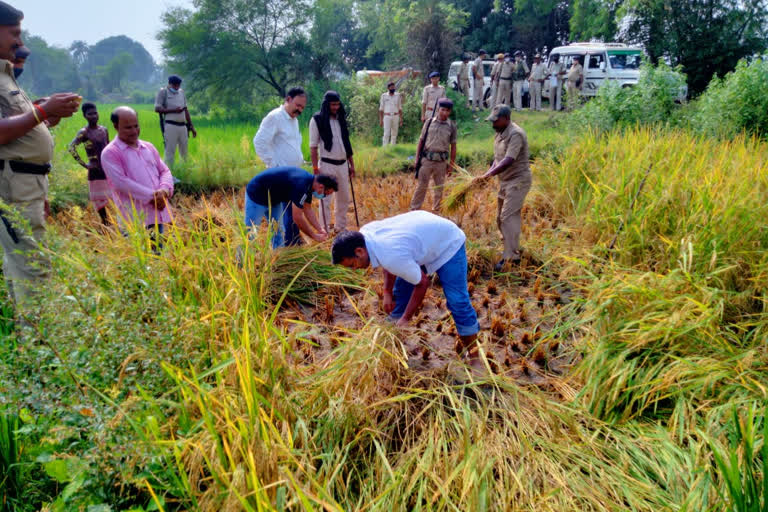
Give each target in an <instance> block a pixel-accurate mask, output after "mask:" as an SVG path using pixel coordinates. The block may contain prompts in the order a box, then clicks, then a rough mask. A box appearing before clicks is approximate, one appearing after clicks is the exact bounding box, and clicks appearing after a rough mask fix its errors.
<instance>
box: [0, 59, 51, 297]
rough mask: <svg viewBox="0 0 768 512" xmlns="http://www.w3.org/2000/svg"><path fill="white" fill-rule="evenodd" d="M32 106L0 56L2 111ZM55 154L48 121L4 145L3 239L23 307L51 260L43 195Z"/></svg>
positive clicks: (11, 282)
mask: <svg viewBox="0 0 768 512" xmlns="http://www.w3.org/2000/svg"><path fill="white" fill-rule="evenodd" d="M33 109H34V106H33V105H32V102H31V101H30V99H29V97H27V95H26V94H25V93H24V91H22V90H21V88H20V87H19V85H18V84H17V83H16V80H15V78H14V77H13V65H12V64H11V63H10V62H9V61H6V60H0V115H1V116H2V117H3V118H9V117H12V116H17V115H22V114H26V113H28V112H32V110H33ZM52 158H53V137H51V134H50V132H49V131H48V128H47V127H46V126H45V123H40V124H38V125H37V126H35V127H34V128H33V129H32V130H30V131H29V132H27V133H26V134H25V135H24V136H22V137H19V138H18V139H16V140H14V141H12V142H10V143H8V144H2V145H0V166H1V170H0V199H2V202H3V205H2V207H0V212H1V213H2V219H1V220H2V223H1V224H0V243H1V244H2V247H3V274H4V275H5V279H6V282H7V283H8V289H9V291H10V293H11V297H12V298H13V299H14V300H15V301H16V304H17V306H19V307H21V308H23V307H24V306H25V305H26V304H27V303H28V302H29V301H30V299H32V298H33V296H34V293H35V291H36V288H37V287H39V286H40V285H41V283H42V282H43V281H44V279H45V278H46V277H47V276H48V272H49V267H50V263H49V261H48V259H47V258H46V257H45V256H44V255H43V254H42V252H41V251H40V244H41V243H42V242H43V238H44V235H45V213H44V205H45V199H46V197H47V195H48V176H47V174H48V171H49V170H50V162H51V159H52Z"/></svg>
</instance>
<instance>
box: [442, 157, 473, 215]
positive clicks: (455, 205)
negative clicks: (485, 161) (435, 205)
mask: <svg viewBox="0 0 768 512" xmlns="http://www.w3.org/2000/svg"><path fill="white" fill-rule="evenodd" d="M453 170H454V171H455V173H454V174H453V176H452V179H451V182H452V183H451V187H450V188H449V189H448V191H447V193H446V194H445V197H444V199H443V208H444V210H445V212H446V213H448V214H451V213H455V212H456V211H457V210H458V209H459V208H461V207H463V206H465V205H466V204H467V196H468V195H469V194H470V193H471V192H472V191H473V190H476V189H477V188H479V185H481V184H482V183H481V182H480V181H475V176H473V175H472V174H471V173H470V172H469V171H467V170H466V169H464V168H463V167H459V166H458V165H454V166H453Z"/></svg>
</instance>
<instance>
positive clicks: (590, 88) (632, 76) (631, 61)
mask: <svg viewBox="0 0 768 512" xmlns="http://www.w3.org/2000/svg"><path fill="white" fill-rule="evenodd" d="M554 55H559V56H560V62H563V63H565V66H566V70H568V69H570V67H571V64H572V63H573V59H574V58H575V57H579V58H580V60H581V65H582V66H584V86H583V87H582V89H581V94H582V96H595V95H596V94H597V90H598V89H599V88H600V87H601V86H602V85H603V84H605V83H607V82H608V81H613V82H617V83H618V84H619V85H621V87H631V86H633V85H636V84H637V80H638V78H639V77H640V64H641V63H642V61H643V51H642V50H641V49H640V48H639V47H637V46H627V45H626V44H623V43H571V44H569V45H568V46H558V47H557V48H553V49H552V51H551V52H549V56H548V57H547V63H546V64H547V68H549V63H550V62H552V57H553V56H554ZM563 82H564V83H563V92H564V91H565V80H563ZM549 87H550V81H549V80H546V81H545V82H544V87H543V88H542V89H543V90H542V96H544V97H545V98H549Z"/></svg>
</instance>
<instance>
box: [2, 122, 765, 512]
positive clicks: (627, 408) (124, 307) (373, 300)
mask: <svg viewBox="0 0 768 512" xmlns="http://www.w3.org/2000/svg"><path fill="white" fill-rule="evenodd" d="M101 114H102V121H103V120H104V119H105V118H106V117H107V111H106V110H105V109H104V108H102V111H101ZM144 116H145V117H142V121H143V120H144V119H145V118H146V119H149V121H147V122H146V123H144V126H145V128H144V130H145V131H144V133H145V134H148V137H147V138H149V140H153V137H158V136H159V133H155V134H154V135H153V132H152V128H151V127H150V128H149V129H147V128H146V126H147V124H148V123H149V124H150V125H153V124H155V123H153V122H152V121H154V119H153V118H152V115H151V114H150V113H147V114H144ZM519 122H520V124H521V125H522V126H523V127H524V128H526V129H527V130H528V134H529V139H530V143H531V147H532V152H533V153H534V155H535V156H536V157H537V158H536V161H535V163H534V166H533V170H534V187H533V189H532V191H531V193H530V194H529V196H528V199H527V203H526V206H525V208H524V211H523V219H524V228H523V242H522V243H523V245H524V248H525V253H526V257H525V258H524V264H523V265H522V267H521V268H520V269H515V270H514V271H513V270H510V271H509V272H505V273H502V274H495V275H494V274H493V273H492V272H491V268H492V265H493V263H494V262H495V261H496V259H497V258H498V257H499V254H500V248H501V241H500V239H499V235H498V232H497V230H496V227H495V210H496V205H495V189H494V185H495V183H491V184H488V185H486V186H485V188H484V189H482V190H478V191H476V192H474V193H473V194H472V195H470V197H469V198H468V201H467V204H466V205H465V206H464V207H463V208H461V209H459V210H458V211H457V212H456V213H454V214H453V215H451V218H453V220H455V221H456V222H457V223H458V224H459V225H460V226H461V227H462V229H464V230H465V232H466V233H467V237H468V240H469V241H470V242H469V267H470V268H469V275H470V281H471V284H470V286H471V291H472V299H473V302H474V303H475V306H476V309H477V311H478V313H479V316H480V321H481V326H482V327H483V331H482V333H481V347H482V353H483V361H484V364H485V370H484V371H476V370H470V369H469V368H467V367H466V366H464V364H462V362H461V361H459V360H458V359H457V358H456V357H455V355H454V353H453V349H452V343H453V339H454V338H453V336H452V331H453V324H452V322H451V320H450V318H449V317H446V315H445V307H444V299H443V297H442V293H441V291H440V288H439V284H438V283H435V284H434V286H433V287H432V288H431V289H430V291H429V292H428V296H427V300H426V302H425V306H424V308H423V309H422V311H421V312H420V313H419V316H418V318H417V319H416V321H415V322H413V326H412V327H411V328H408V329H395V328H394V327H392V326H391V325H389V324H388V323H387V322H386V320H385V318H384V316H383V314H382V313H381V310H380V306H379V300H378V294H379V293H380V291H381V289H380V286H381V284H380V276H379V275H377V274H375V273H366V274H361V273H359V274H354V273H352V272H351V271H346V270H345V269H341V268H339V267H331V266H330V265H329V264H328V261H329V255H328V252H329V251H328V249H329V244H328V243H326V244H321V245H313V246H310V247H306V248H303V249H299V250H291V251H289V252H286V253H282V255H281V254H280V253H273V252H272V251H271V250H270V249H269V248H268V245H269V244H268V241H267V240H266V239H265V237H263V236H261V237H258V238H257V239H256V240H254V241H250V242H249V241H248V238H247V235H246V233H245V230H244V228H243V226H242V208H243V204H242V203H243V192H242V190H240V189H238V188H237V186H241V185H242V184H244V183H245V182H246V181H247V180H248V179H249V178H250V177H251V176H252V174H253V173H254V172H255V171H254V169H255V168H257V167H258V164H259V163H258V162H257V161H256V159H255V158H254V157H253V156H252V147H251V142H250V140H251V138H252V136H253V133H254V132H255V126H245V125H244V126H232V127H215V126H210V127H205V128H203V126H204V125H203V124H201V123H200V122H198V123H197V127H198V131H199V132H200V135H201V138H200V139H198V141H195V142H193V143H192V147H193V153H192V158H191V161H190V162H189V163H188V164H187V165H186V169H189V170H190V173H189V175H188V177H187V180H188V182H189V183H190V184H197V185H200V186H201V188H198V189H194V188H192V189H191V190H192V191H196V192H197V193H195V194H177V196H175V198H174V209H175V214H176V224H177V226H176V229H175V230H173V232H172V233H171V234H170V235H169V236H168V239H167V244H166V247H165V249H164V252H163V253H162V254H161V255H160V256H155V255H153V254H152V252H151V250H150V247H149V241H148V239H147V237H146V235H145V233H144V232H143V230H133V231H132V232H131V233H130V234H129V236H127V237H122V236H116V235H115V234H114V233H113V234H107V235H105V234H104V233H102V232H101V231H99V230H98V227H97V222H96V217H95V215H94V214H93V212H92V211H90V209H88V208H87V207H80V206H75V207H64V205H65V204H67V202H66V201H64V196H63V195H60V196H59V201H60V203H61V205H60V208H59V209H58V211H57V212H56V213H55V215H54V218H53V219H52V227H51V239H50V250H51V256H52V259H53V263H54V269H55V272H54V277H53V279H52V281H51V286H50V289H49V290H47V291H46V294H45V295H46V299H45V302H44V307H43V311H42V314H41V317H40V319H39V320H36V321H35V322H34V323H33V329H34V330H35V331H36V336H35V337H34V338H35V341H30V340H28V339H27V340H22V339H18V338H17V337H16V336H14V334H13V327H14V326H13V325H12V323H11V322H10V321H9V320H6V321H5V322H4V323H3V324H2V325H0V329H2V331H3V333H4V334H5V338H4V341H3V344H2V348H1V349H0V375H1V376H2V378H0V397H2V404H0V406H2V407H3V409H0V411H2V415H0V467H2V468H3V469H4V470H5V471H6V475H7V477H6V479H5V480H4V481H3V482H2V483H0V489H1V490H2V491H0V492H2V493H4V494H2V496H3V499H4V500H5V504H6V505H5V506H6V507H7V508H8V510H14V511H26V510H36V509H37V508H39V507H40V506H41V505H43V504H44V503H50V508H49V509H50V510H61V511H65V510H78V509H81V510H134V511H139V510H142V511H144V510H146V511H148V510H204V511H234V510H271V509H275V510H286V509H289V510H319V509H324V510H386V511H389V510H531V511H534V510H535V511H565V510H595V511H608V510H610V511H623V510H636V511H654V512H656V511H659V510H690V511H706V510H740V511H745V510H761V508H760V507H763V506H764V504H765V500H768V495H766V492H765V491H764V490H763V488H762V485H763V483H765V482H768V480H765V479H764V476H765V475H766V467H768V466H766V465H768V453H767V452H768V445H766V444H764V439H765V432H766V429H768V422H766V421H765V405H764V404H765V400H766V389H768V377H767V375H768V374H767V373H766V369H767V368H768V353H766V350H765V346H766V341H768V303H767V301H768V299H766V297H768V295H767V293H768V256H766V254H768V253H767V252H766V250H765V249H766V245H767V244H768V229H767V228H766V224H765V219H767V218H768V203H766V201H765V198H766V197H767V196H768V146H766V144H765V143H762V142H759V141H756V140H751V139H745V138H737V139H735V140H733V141H720V142H718V141H714V140H709V139H703V138H701V137H698V136H693V135H690V134H687V133H685V132H679V131H678V132H673V131H667V130H663V129H650V128H649V129H640V128H638V129H632V130H627V131H624V132H611V133H608V134H606V135H601V136H598V135H595V134H590V133H579V134H574V133H568V132H563V131H558V124H557V120H553V119H552V118H551V117H550V115H549V114H530V113H524V114H523V115H521V116H519ZM70 123H72V124H73V125H69V124H67V125H65V126H63V127H62V129H61V131H62V132H63V133H65V135H62V136H61V137H59V136H58V135H57V143H58V144H59V146H58V150H59V154H58V155H57V159H56V163H57V170H58V169H59V168H65V169H70V168H71V169H74V165H73V164H72V163H69V161H68V160H67V158H68V157H66V156H64V155H62V154H61V149H62V143H63V141H62V139H66V140H69V139H71V137H70V136H69V133H70V132H71V133H72V134H73V133H74V130H75V126H77V125H79V122H77V123H76V122H75V121H70ZM470 126H472V127H471V128H467V127H464V126H463V127H461V133H462V138H461V140H460V142H459V153H460V158H459V162H460V163H461V164H462V165H463V166H464V167H467V168H468V170H470V172H472V173H475V174H476V173H479V172H481V171H482V170H484V169H485V168H486V165H487V162H488V159H489V158H490V154H491V148H492V133H491V131H490V129H489V127H488V126H487V123H483V122H479V123H476V124H474V125H470ZM158 132H159V130H158ZM155 142H157V140H155ZM195 146H197V147H195ZM158 147H160V146H158ZM413 151H414V147H413V144H411V145H407V144H404V145H402V146H398V147H396V148H387V149H385V150H382V149H380V148H375V147H371V146H367V145H364V144H362V143H361V144H358V145H357V154H356V160H357V165H358V169H359V173H360V179H358V180H357V181H356V191H357V192H358V206H359V207H360V214H361V219H360V220H361V222H363V223H364V222H367V221H369V220H373V219H376V218H381V217H384V216H388V215H393V214H396V213H400V212H403V211H405V210H406V209H407V204H408V201H409V199H410V196H411V193H412V191H413V188H414V186H415V182H414V180H413V177H412V175H410V174H406V173H404V172H401V171H403V170H404V169H405V168H407V165H408V162H409V161H408V156H409V155H412V154H413ZM648 169H650V171H648V177H647V179H646V182H645V185H644V187H643V190H642V192H641V193H639V194H638V196H637V197H638V199H637V201H636V203H635V204H634V208H633V210H632V211H629V207H630V204H631V202H632V198H633V197H634V196H635V194H636V191H637V189H638V187H639V184H640V182H641V181H642V179H643V176H644V175H645V174H646V171H647V170H648ZM182 171H183V170H182ZM81 174H82V175H78V174H77V173H74V172H65V173H62V176H61V177H62V180H61V181H59V182H55V183H54V186H55V188H54V194H59V193H62V194H63V192H62V191H63V190H67V191H70V190H71V191H79V192H77V193H78V194H82V193H85V190H80V189H79V188H77V187H78V186H80V187H85V177H84V173H81ZM181 177H182V179H184V175H183V174H181ZM80 178H82V182H81V184H80V185H77V186H76V185H75V184H77V183H78V179H80ZM205 180H208V181H205ZM217 180H221V181H220V184H222V185H225V186H226V187H224V188H221V189H218V190H208V189H206V188H205V187H207V186H208V185H212V184H214V183H217ZM203 186H205V187H203ZM202 192H205V193H202ZM83 204H84V203H83ZM622 222H624V228H623V230H622V231H621V232H619V226H620V224H621V223H622ZM617 233H618V237H617V238H616V245H615V248H614V249H613V250H609V249H608V246H609V245H610V243H611V241H612V240H613V238H614V236H616V235H617ZM317 282H320V285H319V288H318V287H317V286H316V285H315V284H314V283H317ZM2 486H4V487H2ZM99 505H103V507H102V508H96V507H97V506H99ZM89 506H90V507H92V508H90V509H89V508H88V507H89ZM107 506H108V507H109V508H106V507H107Z"/></svg>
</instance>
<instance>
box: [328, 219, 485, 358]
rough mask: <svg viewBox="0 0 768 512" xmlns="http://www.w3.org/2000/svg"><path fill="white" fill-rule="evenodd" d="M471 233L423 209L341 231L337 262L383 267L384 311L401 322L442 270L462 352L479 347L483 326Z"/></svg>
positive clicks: (336, 243) (334, 252)
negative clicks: (474, 290)
mask: <svg viewBox="0 0 768 512" xmlns="http://www.w3.org/2000/svg"><path fill="white" fill-rule="evenodd" d="M466 238H467V237H466V236H465V235H464V232H463V231H462V230H461V229H459V227H458V226H457V225H456V224H454V223H453V222H451V221H450V220H448V219H444V218H443V217H439V216H437V215H434V214H432V213H429V212H425V211H421V210H418V211H413V212H408V213H403V214H401V215H397V216H395V217H390V218H388V219H383V220H379V221H375V222H371V223H368V224H366V225H365V226H363V227H362V228H360V231H359V232H357V231H346V232H344V233H341V234H339V235H338V236H337V237H336V239H335V240H334V241H333V248H332V249H331V254H332V257H333V263H334V264H335V265H337V264H341V265H344V266H345V267H349V268H355V269H361V268H366V267H368V266H372V267H373V268H377V267H381V268H382V269H383V272H384V311H386V312H387V313H389V316H390V318H391V319H392V320H396V321H397V325H398V326H400V327H402V326H405V325H408V321H409V320H410V319H411V317H413V315H414V314H415V313H416V311H417V310H418V309H419V307H421V304H422V302H423V301H424V296H425V295H426V293H427V288H428V287H429V278H428V277H427V276H428V275H429V274H433V273H437V275H438V277H439V278H440V284H441V285H442V286H443V293H444V294H445V301H446V304H447V305H448V309H449V310H450V311H451V315H453V321H454V322H455V323H456V331H457V332H458V334H459V338H460V340H459V341H458V342H457V343H456V352H458V353H459V354H461V353H462V352H463V351H464V349H467V348H468V349H472V348H474V347H473V345H474V343H475V340H476V339H477V333H478V331H479V330H480V325H479V324H478V322H477V313H476V312H475V308H474V307H473V306H472V302H471V301H470V299H469V291H468V289H467V252H466V249H465V247H464V242H465V241H466ZM472 352H473V351H470V354H472Z"/></svg>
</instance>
